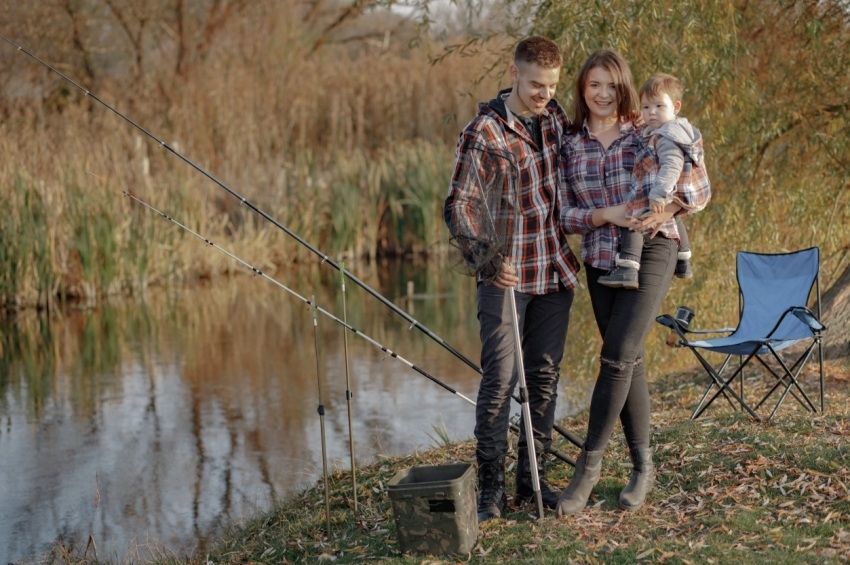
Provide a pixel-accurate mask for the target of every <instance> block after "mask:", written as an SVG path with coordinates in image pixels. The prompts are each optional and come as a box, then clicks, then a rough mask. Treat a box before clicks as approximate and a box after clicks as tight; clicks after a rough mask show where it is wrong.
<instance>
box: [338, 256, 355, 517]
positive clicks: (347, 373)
mask: <svg viewBox="0 0 850 565" xmlns="http://www.w3.org/2000/svg"><path fill="white" fill-rule="evenodd" d="M339 283H340V289H341V291H342V321H343V322H345V323H346V324H348V306H347V304H346V296H345V263H340V264H339ZM342 347H343V352H344V357H345V405H346V409H347V410H348V453H349V454H350V455H351V492H352V495H353V497H354V498H353V499H354V514H355V515H357V468H356V466H355V463H354V426H353V424H352V418H351V398H352V397H353V396H354V395H353V394H352V392H351V367H350V363H349V361H348V332H347V331H345V329H344V328H343V331H342Z"/></svg>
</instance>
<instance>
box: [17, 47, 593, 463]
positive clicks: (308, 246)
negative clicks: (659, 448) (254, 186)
mask: <svg viewBox="0 0 850 565" xmlns="http://www.w3.org/2000/svg"><path fill="white" fill-rule="evenodd" d="M0 39H2V40H3V41H5V42H6V43H8V44H9V45H11V46H12V47H14V48H15V49H16V50H17V51H18V52H19V53H23V54H24V55H26V56H27V57H29V58H30V59H32V60H33V61H35V62H37V63H38V64H40V65H42V66H43V67H45V68H46V69H48V70H49V71H50V72H52V73H54V74H56V75H57V76H59V77H60V78H62V79H63V80H64V81H66V82H67V83H69V84H71V85H72V86H73V87H74V88H76V89H77V90H79V91H80V92H82V93H83V94H84V95H85V96H87V97H89V98H91V99H92V100H94V101H95V102H97V103H98V104H100V105H101V106H103V107H104V108H106V109H107V110H109V111H110V112H112V113H113V114H115V115H116V116H118V117H119V118H121V119H122V120H124V121H125V122H127V123H128V124H130V125H131V126H133V127H134V128H136V129H137V130H139V131H140V132H142V133H143V134H144V135H145V136H147V137H149V138H150V139H152V140H154V141H155V142H156V143H157V144H158V145H159V146H160V147H161V148H162V149H163V150H165V151H167V152H169V153H171V154H172V155H174V156H175V157H177V158H178V159H180V160H181V161H183V162H184V163H186V164H187V165H189V166H190V167H192V168H193V169H195V170H196V171H198V172H199V173H201V174H202V175H204V176H205V177H207V178H208V179H209V180H211V181H212V182H213V183H215V185H216V186H218V187H220V188H221V189H223V190H224V191H225V192H227V193H228V194H230V195H231V196H233V197H234V198H236V199H237V200H239V202H240V204H242V205H243V206H245V207H246V208H248V209H249V210H251V211H252V212H254V213H256V214H258V215H259V216H260V217H262V218H263V219H264V220H266V221H268V222H269V223H271V224H272V225H273V226H275V227H276V228H278V229H279V230H281V231H283V232H284V233H285V234H286V235H287V236H289V237H290V238H292V239H294V240H295V241H296V242H298V243H299V244H300V245H302V246H303V247H304V248H306V249H308V250H309V251H310V252H311V253H313V254H314V255H316V256H317V257H319V258H321V260H322V261H321V262H322V263H327V264H328V265H330V266H331V267H333V268H334V269H336V270H337V271H340V272H341V273H342V274H343V275H344V276H345V277H348V279H349V280H350V281H351V282H353V283H354V284H356V285H357V286H359V287H360V288H361V289H363V290H364V291H365V292H367V293H368V294H370V295H371V296H372V297H373V298H374V299H376V300H377V301H378V302H380V303H381V304H383V305H384V306H386V307H387V308H389V309H390V310H391V311H392V312H394V313H395V314H397V315H398V316H400V317H402V318H404V320H405V321H407V322H408V323H409V324H410V326H409V328H408V329H413V328H416V329H418V330H419V331H420V332H422V333H424V334H425V335H426V336H428V337H429V338H430V339H431V340H433V341H434V342H435V343H437V344H438V345H440V346H441V347H442V348H443V349H445V350H446V351H448V352H449V353H451V354H452V355H454V356H455V357H456V358H457V359H459V360H460V361H462V362H463V363H465V364H466V365H467V366H469V367H470V368H471V369H473V370H474V371H476V372H477V373H478V374H481V375H483V374H484V371H483V370H482V369H481V367H480V366H479V365H478V364H477V363H475V362H474V361H472V360H471V359H470V358H469V357H467V356H466V355H464V354H463V353H461V352H460V351H458V350H457V349H456V348H454V347H453V346H452V345H451V344H449V343H448V342H447V341H446V340H445V339H443V338H442V337H440V336H439V335H437V334H436V333H434V332H433V331H431V329H429V328H428V327H427V326H425V325H424V324H422V323H421V322H420V321H419V320H417V319H416V318H414V317H413V316H412V315H410V314H409V313H408V312H407V311H405V310H404V309H402V308H400V307H399V306H398V305H397V304H395V303H394V302H392V301H391V300H390V299H388V298H387V297H386V296H384V295H383V294H381V293H380V292H378V291H377V290H376V289H374V288H372V287H371V286H370V285H368V284H367V283H366V282H364V281H363V280H361V279H360V278H359V277H357V276H356V275H354V274H353V273H351V272H350V271H347V270H344V269H340V265H339V263H337V262H336V261H335V260H334V259H333V258H331V257H330V256H328V255H327V254H326V253H323V252H322V251H321V250H319V249H318V248H317V247H315V246H313V245H312V244H310V243H309V242H308V241H307V240H305V239H304V238H302V237H301V236H300V235H298V234H297V233H295V232H294V231H292V230H291V229H290V228H288V227H287V226H285V225H284V224H282V223H281V222H279V221H278V220H276V219H275V218H273V217H272V216H270V215H269V214H268V213H267V212H265V211H263V210H261V209H260V208H258V207H257V206H256V205H255V204H254V203H253V202H251V201H250V200H248V199H247V198H246V197H245V196H243V195H241V194H239V193H238V192H236V191H235V190H234V189H232V188H231V187H229V186H228V185H227V184H225V183H224V181H222V180H220V179H219V178H217V177H216V176H215V175H213V174H212V173H211V172H209V171H207V170H206V169H204V168H203V167H201V166H200V165H198V164H197V163H195V162H194V161H192V160H191V159H189V158H188V157H186V156H185V155H183V154H182V153H180V152H179V151H177V150H176V149H174V148H173V147H172V146H171V145H169V144H168V143H167V142H166V141H165V140H164V139H162V138H160V137H157V136H156V135H154V134H153V133H152V132H151V131H150V130H148V129H147V128H145V127H143V126H142V125H140V124H139V123H137V122H136V121H134V120H133V119H131V118H130V117H128V116H127V115H126V114H124V113H122V112H121V111H119V110H118V109H117V108H115V107H114V106H112V105H111V104H109V103H108V102H105V101H104V100H103V99H101V98H100V97H99V96H97V95H96V94H95V93H94V92H92V91H90V90H89V89H87V88H85V87H84V86H82V85H81V84H79V83H78V82H76V81H75V80H74V79H72V78H71V77H69V76H68V75H66V74H65V73H63V72H62V71H60V70H58V69H57V68H55V67H54V66H53V65H51V64H50V63H48V62H46V61H44V60H43V59H41V58H40V57H39V56H38V55H36V54H35V53H33V52H32V51H30V50H29V49H27V48H26V47H24V46H23V45H20V44H18V43H15V42H14V41H12V40H11V39H9V38H7V37H6V36H4V35H0ZM512 398H513V399H514V400H515V401H516V402H520V403H521V402H522V401H521V399H520V398H519V396H518V395H516V394H512ZM554 430H555V431H556V432H558V433H559V434H561V435H562V436H563V437H565V438H566V439H567V440H569V441H570V442H571V443H572V444H574V445H575V446H577V447H582V446H583V445H584V442H583V441H582V440H581V439H579V438H578V437H577V436H575V435H574V434H572V433H571V432H569V431H568V430H566V429H564V428H563V427H561V426H559V425H557V424H556V425H555V427H554Z"/></svg>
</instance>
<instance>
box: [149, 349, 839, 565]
mask: <svg viewBox="0 0 850 565" xmlns="http://www.w3.org/2000/svg"><path fill="white" fill-rule="evenodd" d="M813 378H814V374H813V373H812V374H809V375H808V376H807V381H811V382H812V383H813V382H814V381H813ZM699 382H702V381H701V380H700V381H699ZM827 382H828V387H829V388H828V394H829V396H828V402H829V404H828V411H827V414H826V415H825V416H816V417H814V418H811V417H809V416H808V415H807V414H805V413H804V412H803V411H802V410H801V409H799V408H798V407H796V406H792V404H791V402H793V399H790V398H789V401H790V402H786V404H785V405H783V407H782V408H781V409H780V412H779V414H778V417H777V418H776V420H775V422H773V423H770V424H762V423H754V422H752V421H750V420H749V419H746V418H744V417H742V416H741V415H740V414H737V413H733V412H732V411H731V410H730V409H729V408H728V407H720V406H715V407H713V409H712V410H711V411H710V412H709V414H708V415H707V417H704V418H702V419H700V420H698V421H696V422H694V421H691V420H689V419H688V414H689V409H690V407H692V406H693V403H694V402H695V401H696V399H697V398H698V395H699V393H700V387H699V386H697V384H695V378H692V377H691V376H688V377H682V376H681V375H678V376H670V377H667V378H665V379H663V380H662V381H661V382H658V383H656V384H655V385H653V395H654V396H653V397H654V399H655V400H654V416H653V426H654V442H655V445H656V449H657V456H656V459H657V463H658V466H659V476H658V485H657V488H656V490H655V491H654V493H653V495H652V500H651V502H650V504H649V505H647V506H646V507H645V508H644V509H642V510H640V511H638V512H636V513H634V514H628V513H624V512H622V511H619V510H618V509H617V495H618V492H619V490H620V489H621V488H622V486H623V484H624V482H625V479H626V478H627V475H628V468H629V466H628V462H627V459H626V457H625V455H624V452H625V449H624V446H623V442H622V438H621V437H618V438H616V439H615V440H614V445H613V446H612V448H611V449H610V450H609V453H610V455H609V456H608V457H607V459H606V461H605V463H604V467H603V478H602V481H601V482H600V484H599V485H598V486H597V488H596V490H595V492H594V495H593V496H592V498H591V501H590V504H589V509H588V510H586V511H585V512H583V513H581V514H579V515H578V516H576V517H572V518H568V519H557V518H554V517H547V518H546V519H545V520H543V521H542V522H535V521H534V520H532V519H531V515H530V512H532V509H531V508H523V509H514V511H512V512H511V513H510V514H509V515H508V516H507V519H505V520H495V521H491V522H488V523H486V524H483V525H482V528H481V534H480V537H479V543H478V545H477V546H476V548H475V549H474V550H473V552H472V555H471V557H470V561H471V562H477V563H498V562H508V563H510V562H543V563H562V562H565V561H568V560H570V561H576V562H620V563H628V562H634V561H641V560H648V561H653V562H656V561H661V562H667V561H671V562H681V563H691V562H693V563H705V562H708V563H711V562H733V561H734V562H740V563H756V562H770V563H800V562H811V563H823V562H839V561H844V560H847V559H848V558H850V491H848V488H850V469H849V467H850V452H848V450H847V447H846V446H847V441H848V437H850V420H848V416H850V403H848V400H850V372H849V371H848V367H847V365H844V366H841V365H838V364H833V365H830V367H829V377H828V381H827ZM584 418H586V415H584V416H582V417H579V418H577V419H576V420H573V421H568V422H566V424H567V425H568V426H570V427H571V428H573V429H577V430H581V429H583V427H584V425H585V419H584ZM472 457H473V451H472V445H471V444H470V443H463V444H460V445H451V446H446V447H442V448H438V449H435V450H433V451H429V452H426V453H417V454H414V455H412V456H409V457H404V458H398V459H395V458H394V459H386V460H382V461H380V462H378V463H377V464H375V465H372V466H370V467H368V468H364V469H361V470H360V471H359V473H358V476H359V480H360V485H361V488H360V499H359V500H360V505H361V515H360V517H359V518H358V519H357V520H355V519H354V518H353V516H352V512H351V510H350V508H349V503H350V500H349V498H350V494H351V491H350V488H351V487H350V478H349V476H348V475H347V473H343V472H337V473H335V474H334V476H333V481H332V499H331V522H332V528H333V536H332V537H330V538H329V537H328V536H326V535H325V532H324V529H325V517H324V510H323V509H324V502H323V498H322V490H321V488H319V487H317V488H313V489H310V490H307V491H306V492H304V493H302V494H300V495H299V496H297V497H294V498H293V499H292V500H290V501H288V502H287V503H286V504H284V505H283V506H281V507H279V508H278V509H276V510H275V511H273V512H271V513H269V514H267V515H264V516H262V517H259V518H257V519H255V520H253V521H251V522H249V523H247V524H245V525H243V526H241V527H239V528H237V529H234V530H233V531H231V532H230V533H229V534H228V535H227V537H226V538H225V539H224V541H223V542H222V543H221V545H219V546H218V547H217V548H216V549H215V550H214V551H212V552H210V553H209V554H205V555H203V556H197V557H196V558H195V559H193V562H197V563H203V562H204V560H209V562H213V563H247V562H262V563H280V562H297V561H302V560H304V561H317V560H318V561H321V560H327V561H336V562H343V563H348V562H364V561H365V562H369V561H373V560H381V561H386V562H392V563H421V562H434V559H439V558H426V557H420V556H411V555H403V554H401V553H400V552H399V549H398V545H397V541H396V534H395V525H394V523H393V515H392V508H391V505H390V502H389V497H388V494H387V490H386V485H387V482H388V481H389V479H390V478H391V477H392V475H393V474H394V473H395V472H396V471H398V470H399V469H401V468H404V467H408V466H412V465H423V464H438V463H444V462H450V461H469V460H471V459H472ZM510 475H512V473H509V476H510ZM570 475H571V470H569V469H568V468H567V467H565V466H563V465H558V466H555V467H554V468H553V470H552V472H551V477H552V479H553V481H554V483H555V484H556V485H559V486H561V485H564V484H566V482H567V481H568V478H569V476H570ZM510 486H511V485H509V487H510ZM423 560H424V561H423ZM166 561H168V560H166Z"/></svg>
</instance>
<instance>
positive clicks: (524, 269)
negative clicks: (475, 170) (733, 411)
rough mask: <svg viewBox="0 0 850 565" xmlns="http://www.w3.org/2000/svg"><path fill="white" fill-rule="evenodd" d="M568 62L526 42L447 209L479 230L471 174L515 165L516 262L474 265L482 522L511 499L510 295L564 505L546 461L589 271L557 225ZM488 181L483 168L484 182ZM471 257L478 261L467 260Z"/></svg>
mask: <svg viewBox="0 0 850 565" xmlns="http://www.w3.org/2000/svg"><path fill="white" fill-rule="evenodd" d="M561 63H562V57H561V53H560V50H559V48H558V46H557V45H556V44H555V43H554V42H552V41H550V40H548V39H545V38H543V37H528V38H526V39H523V40H522V41H520V42H519V43H518V44H517V46H516V49H515V52H514V59H513V62H512V63H511V66H510V76H511V80H512V83H513V86H512V87H511V88H510V89H509V90H505V91H502V92H500V93H499V95H498V96H497V97H496V98H495V99H493V100H491V101H490V102H488V103H486V104H481V106H480V109H479V113H478V115H477V116H476V117H475V118H474V119H473V120H472V121H471V122H469V124H467V126H466V127H465V128H464V130H463V132H462V133H461V135H460V140H459V141H458V147H457V162H456V166H455V172H454V175H453V177H452V183H451V187H450V189H449V195H448V197H447V198H446V202H445V208H444V216H445V219H446V223H447V225H448V227H449V231H450V232H451V233H452V236H453V238H455V239H458V238H459V236H460V235H461V234H462V232H464V230H469V229H473V230H474V229H477V227H478V224H479V223H480V222H479V221H478V219H475V218H472V217H471V216H470V214H471V213H473V212H474V211H473V210H471V208H473V207H474V204H473V202H474V201H475V194H476V191H478V192H480V190H481V189H480V187H476V186H475V184H476V181H475V180H474V179H476V178H477V176H476V175H470V174H469V168H470V167H475V166H476V164H477V163H478V162H479V161H480V159H481V154H484V153H488V151H489V150H492V152H493V154H494V155H499V154H501V155H507V156H508V157H509V161H510V162H511V166H510V167H508V169H509V170H510V171H512V174H513V180H512V182H513V183H515V184H514V185H513V186H514V190H515V191H516V194H517V195H518V197H517V198H516V199H515V201H516V202H517V203H518V204H517V205H518V208H519V209H518V211H517V213H516V214H515V218H514V220H513V223H512V232H513V233H512V240H511V241H510V242H508V245H509V246H510V249H511V252H510V256H509V257H505V258H504V261H503V262H498V267H495V268H494V267H493V264H490V265H484V266H482V265H474V268H476V269H477V273H478V320H479V323H480V335H481V366H482V369H483V376H482V379H481V385H480V387H479V390H478V402H477V408H476V412H475V438H476V441H477V446H476V458H477V461H478V486H479V499H478V519H479V521H484V520H488V519H490V518H495V517H500V516H502V515H503V514H504V512H505V505H506V500H507V497H506V494H505V455H506V453H507V433H508V427H509V417H510V402H511V394H512V392H513V390H514V388H515V387H516V383H517V379H518V375H517V374H516V372H515V364H516V363H515V362H516V358H515V352H514V343H515V342H514V339H513V333H512V332H513V325H512V323H513V322H512V320H511V313H510V307H509V302H508V296H507V292H508V291H509V289H510V288H511V287H513V288H514V289H515V290H516V303H517V316H518V319H519V323H520V326H519V327H520V332H521V336H522V343H523V360H524V364H525V371H526V381H527V385H528V393H529V404H530V408H531V419H532V426H533V428H534V438H535V439H536V440H538V441H539V442H540V443H539V444H538V447H537V450H536V452H537V455H538V458H539V460H538V467H539V469H540V470H541V471H540V479H541V481H540V487H541V494H542V496H543V502H544V505H545V506H546V507H548V508H554V507H555V505H556V504H557V499H558V493H557V492H556V491H554V490H552V489H551V488H550V486H549V485H548V483H547V482H546V480H545V471H544V468H543V465H542V464H541V462H542V457H541V456H542V455H543V452H544V451H545V450H546V449H548V448H549V446H550V445H551V442H552V426H553V424H554V419H555V401H556V398H557V387H558V378H559V365H560V363H561V359H562V357H563V353H564V342H565V338H566V333H567V325H568V321H569V312H570V306H571V305H572V301H573V289H574V288H575V286H576V284H577V279H576V273H577V272H578V270H579V268H580V267H579V262H578V261H577V260H576V258H575V256H574V255H573V254H572V251H571V250H570V248H569V246H568V245H567V241H566V235H565V234H564V233H563V232H562V231H561V229H560V227H559V224H558V219H559V211H558V187H557V180H558V162H557V161H558V153H559V147H560V143H561V137H562V133H563V131H564V128H565V127H566V126H567V125H568V120H567V118H566V115H565V113H564V111H563V110H562V109H561V107H560V105H559V104H558V103H557V102H556V101H555V100H553V98H552V97H553V96H554V94H555V88H556V87H557V85H558V77H559V73H560V68H561ZM482 148H485V149H484V151H483V152H482ZM473 153H474V154H475V155H473ZM488 174H490V173H489V172H488V171H484V170H483V169H482V175H484V176H486V175H488ZM491 176H492V175H491ZM508 184H509V183H506V188H507V187H508ZM470 226H472V228H470ZM465 256H466V258H467V259H468V260H470V259H471V257H470V255H469V254H468V253H467V254H466V255H465ZM488 267H490V268H489V269H488ZM496 269H497V270H496ZM488 270H489V272H488ZM524 436H525V430H523V433H522V434H521V436H520V441H519V454H518V455H519V461H518V464H517V488H516V499H515V501H516V502H517V503H522V502H525V501H527V500H529V499H531V497H532V496H533V489H532V480H531V471H530V462H529V460H528V455H527V450H526V440H525V437H524ZM541 448H542V449H541Z"/></svg>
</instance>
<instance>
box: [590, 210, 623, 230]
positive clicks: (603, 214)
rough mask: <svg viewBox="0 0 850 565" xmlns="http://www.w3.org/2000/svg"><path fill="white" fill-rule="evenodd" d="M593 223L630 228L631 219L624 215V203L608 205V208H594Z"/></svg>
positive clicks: (597, 225) (595, 224)
mask: <svg viewBox="0 0 850 565" xmlns="http://www.w3.org/2000/svg"><path fill="white" fill-rule="evenodd" d="M592 221H593V225H594V226H596V227H599V226H604V225H605V224H614V225H615V226H620V227H621V228H631V227H632V221H631V220H629V219H628V218H627V217H626V205H625V204H620V205H618V206H609V207H608V208H596V209H595V210H593V217H592Z"/></svg>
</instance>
